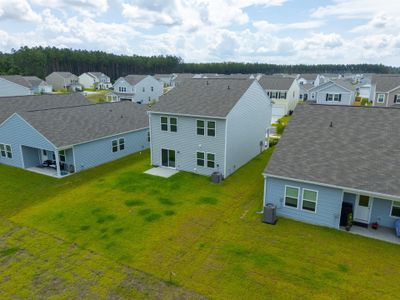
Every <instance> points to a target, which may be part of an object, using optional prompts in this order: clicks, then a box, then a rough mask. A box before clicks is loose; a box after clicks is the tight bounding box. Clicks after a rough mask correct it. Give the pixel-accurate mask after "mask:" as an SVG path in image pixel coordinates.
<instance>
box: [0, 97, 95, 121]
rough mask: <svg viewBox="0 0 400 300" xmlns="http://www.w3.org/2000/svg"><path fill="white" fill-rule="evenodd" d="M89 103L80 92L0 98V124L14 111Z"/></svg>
mask: <svg viewBox="0 0 400 300" xmlns="http://www.w3.org/2000/svg"><path fill="white" fill-rule="evenodd" d="M85 104H90V102H89V101H88V100H87V99H86V98H85V97H84V96H82V95H81V94H79V93H74V94H60V95H41V96H19V97H2V98H0V124H1V123H3V122H4V121H5V120H6V119H7V118H8V117H9V116H11V115H12V114H13V113H15V112H23V111H28V110H35V109H46V108H54V107H65V106H77V105H85Z"/></svg>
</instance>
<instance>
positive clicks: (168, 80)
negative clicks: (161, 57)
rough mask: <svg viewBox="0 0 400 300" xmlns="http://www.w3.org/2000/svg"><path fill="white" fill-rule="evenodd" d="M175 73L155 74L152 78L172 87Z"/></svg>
mask: <svg viewBox="0 0 400 300" xmlns="http://www.w3.org/2000/svg"><path fill="white" fill-rule="evenodd" d="M176 77H177V74H174V73H172V74H155V75H154V78H155V79H157V80H158V81H160V82H161V83H162V84H163V86H169V87H174V86H175V79H176Z"/></svg>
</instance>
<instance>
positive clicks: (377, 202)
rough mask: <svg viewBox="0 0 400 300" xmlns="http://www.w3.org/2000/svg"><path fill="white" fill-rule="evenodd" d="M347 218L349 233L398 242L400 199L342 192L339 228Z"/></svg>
mask: <svg viewBox="0 0 400 300" xmlns="http://www.w3.org/2000/svg"><path fill="white" fill-rule="evenodd" d="M349 214H351V215H350V216H349ZM349 220H351V221H352V226H351V228H350V232H351V233H354V234H358V235H362V236H366V237H370V238H374V239H378V240H383V241H386V242H390V243H396V244H400V237H399V236H398V235H399V234H400V232H399V233H397V232H396V222H397V221H398V220H400V200H396V199H383V198H378V197H376V196H375V195H372V194H364V193H363V194H361V193H353V192H344V193H343V202H342V209H341V214H340V226H341V229H345V226H346V225H347V224H348V223H349Z"/></svg>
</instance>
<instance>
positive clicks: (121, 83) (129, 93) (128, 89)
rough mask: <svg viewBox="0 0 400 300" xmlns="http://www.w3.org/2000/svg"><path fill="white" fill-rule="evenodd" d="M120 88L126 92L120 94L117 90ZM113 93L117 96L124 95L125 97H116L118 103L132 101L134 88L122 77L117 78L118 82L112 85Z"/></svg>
mask: <svg viewBox="0 0 400 300" xmlns="http://www.w3.org/2000/svg"><path fill="white" fill-rule="evenodd" d="M120 87H125V88H126V92H120V90H119V88H120ZM114 92H116V93H118V94H126V97H124V96H121V95H117V96H118V101H121V100H125V99H129V100H130V101H133V93H135V88H134V87H133V86H132V85H130V84H129V83H128V82H127V81H126V80H125V79H124V77H120V78H118V80H117V81H116V82H115V83H114Z"/></svg>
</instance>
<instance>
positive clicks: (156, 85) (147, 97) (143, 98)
mask: <svg viewBox="0 0 400 300" xmlns="http://www.w3.org/2000/svg"><path fill="white" fill-rule="evenodd" d="M151 87H153V91H151ZM143 88H144V92H143ZM135 89H136V93H135V96H134V100H135V102H140V103H142V104H147V103H149V102H151V101H153V100H155V101H158V99H159V98H160V96H161V95H162V94H163V84H162V83H161V82H159V81H158V80H157V79H155V78H154V77H152V76H147V77H146V78H144V79H143V80H142V81H140V82H138V83H137V84H136V86H135Z"/></svg>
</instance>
